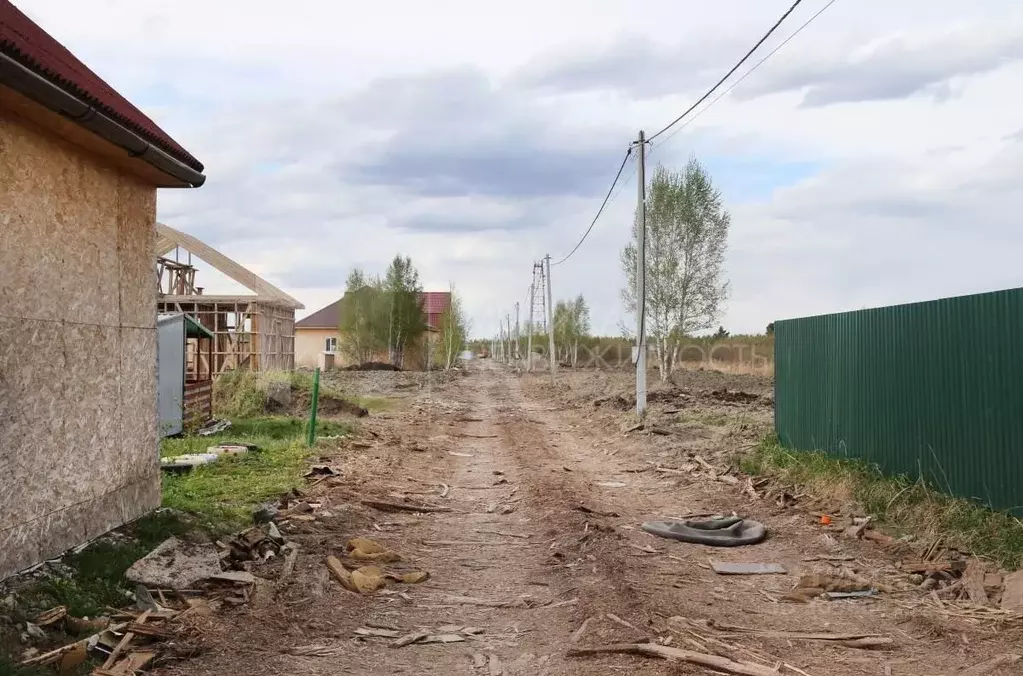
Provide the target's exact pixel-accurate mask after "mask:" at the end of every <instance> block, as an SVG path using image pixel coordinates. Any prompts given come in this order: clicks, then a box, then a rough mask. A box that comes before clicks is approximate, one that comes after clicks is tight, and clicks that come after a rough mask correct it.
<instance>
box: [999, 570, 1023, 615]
mask: <svg viewBox="0 0 1023 676" xmlns="http://www.w3.org/2000/svg"><path fill="white" fill-rule="evenodd" d="M1003 585H1004V587H1003V588H1002V602H1001V604H1000V606H999V607H1000V608H1001V609H1002V610H1007V611H1010V612H1014V613H1020V612H1023V570H1018V571H1016V572H1015V573H1010V574H1008V575H1006V576H1005V578H1004V580H1003Z"/></svg>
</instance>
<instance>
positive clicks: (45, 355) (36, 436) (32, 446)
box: [0, 317, 67, 530]
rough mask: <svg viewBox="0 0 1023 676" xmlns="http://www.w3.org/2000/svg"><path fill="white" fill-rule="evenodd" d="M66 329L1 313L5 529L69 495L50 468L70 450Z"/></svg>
mask: <svg viewBox="0 0 1023 676" xmlns="http://www.w3.org/2000/svg"><path fill="white" fill-rule="evenodd" d="M61 331H62V327H61V326H60V325H59V324H57V323H55V322H47V321H38V320H13V319H6V318H2V317H0V345H3V346H4V348H3V349H2V350H0V401H2V402H3V404H2V405H0V406H2V407H0V412H2V418H0V530H2V529H5V528H9V527H11V526H13V525H14V524H16V523H19V522H21V521H24V520H26V519H29V518H31V517H32V516H33V515H34V514H38V513H39V511H40V510H43V511H46V509H47V505H51V504H56V503H59V502H60V501H61V500H63V499H64V498H65V497H67V495H66V483H65V482H62V483H60V484H59V485H55V484H54V483H53V482H52V481H51V475H50V469H51V467H50V466H51V465H52V464H53V463H54V461H55V460H56V459H57V458H59V457H61V455H62V454H63V451H64V448H65V446H64V443H63V440H64V431H63V428H64V420H65V414H64V410H63V407H64V390H65V385H66V370H65V360H64V342H63V338H62V334H61Z"/></svg>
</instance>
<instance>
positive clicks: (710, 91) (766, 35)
mask: <svg viewBox="0 0 1023 676" xmlns="http://www.w3.org/2000/svg"><path fill="white" fill-rule="evenodd" d="M802 1H803V0H796V1H795V2H793V3H792V6H791V7H789V9H788V11H787V12H785V13H784V14H782V15H781V18H780V19H778V20H777V21H776V22H774V25H773V26H771V28H770V30H768V31H767V32H766V33H764V35H763V37H761V38H760V39H759V40H757V43H756V44H755V45H753V47H752V48H751V49H750V50H749V51H748V52H746V56H744V57H742V58H741V59H739V62H738V63H737V64H735V65H734V66H732V69H731V70H729V71H728V72H727V73H725V76H724V77H723V78H721V79H720V80H718V81H717V84H715V85H714V86H713V87H711V88H710V89H708V90H707V93H706V94H704V95H703V96H701V97H700V98H699V100H697V102H696V103H694V104H693V105H691V106H689V108H688V109H686V112H684V113H682V114H681V115H679V116H678V117H676V118H675V119H674V120H673V121H672V122H671V124H669V125H668V126H666V127H665V128H664V129H661V130H660V131H659V132H657V133H656V134H654V135H653V136H650V137H649V138H648V139H647V141H653V140H654V139H655V138H657V137H658V136H660V135H661V134H663V133H664V132H666V131H668V130H669V129H671V128H672V127H674V126H675V125H676V124H678V123H679V122H680V121H681V120H682V118H684V117H685V116H686V115H688V114H689V113H691V112H693V110H695V109H696V107H697V106H699V105H700V104H701V103H703V102H704V101H706V100H707V98H708V97H709V96H710V95H711V94H713V93H714V91H715V90H716V89H717V88H718V87H720V86H721V85H722V84H724V82H725V80H727V79H728V78H730V77H731V76H732V74H733V73H734V72H735V71H737V70H739V66H741V65H742V64H744V63H746V60H747V59H749V57H751V56H753V52H755V51H757V49H758V48H759V47H760V45H762V44H764V41H765V40H767V38H769V37H771V34H772V33H774V31H775V30H777V28H778V26H780V25H781V24H782V22H783V21H785V19H787V18H788V16H789V14H792V12H793V10H795V9H796V7H798V6H799V3H801V2H802Z"/></svg>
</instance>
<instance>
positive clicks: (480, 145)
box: [22, 0, 1023, 335]
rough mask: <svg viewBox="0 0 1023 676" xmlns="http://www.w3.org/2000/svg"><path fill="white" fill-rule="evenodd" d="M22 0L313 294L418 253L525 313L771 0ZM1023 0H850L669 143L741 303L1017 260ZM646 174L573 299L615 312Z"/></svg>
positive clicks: (797, 298) (193, 208) (563, 284)
mask: <svg viewBox="0 0 1023 676" xmlns="http://www.w3.org/2000/svg"><path fill="white" fill-rule="evenodd" d="M22 4H24V2H22ZM31 4H32V5H33V11H34V12H35V13H36V14H37V15H38V16H37V18H38V19H39V20H40V21H41V22H42V23H43V24H44V25H46V26H47V27H50V26H53V27H54V30H55V31H56V32H57V34H58V37H60V38H61V39H66V40H68V41H69V45H70V46H71V47H72V49H73V50H74V51H75V52H77V53H79V54H81V55H82V56H83V57H84V58H85V60H86V61H87V62H88V63H89V65H90V66H92V67H94V69H96V70H97V71H98V72H100V73H101V74H102V75H103V76H104V77H106V78H107V79H109V80H110V81H111V83H112V84H113V85H114V86H116V87H117V88H118V89H120V90H122V91H123V93H124V94H125V95H127V96H128V97H129V98H130V99H131V100H133V101H134V102H136V103H137V104H139V105H140V106H141V107H142V108H143V109H144V110H146V111H147V112H148V113H151V114H152V115H153V117H154V118H155V119H156V120H157V121H158V122H159V123H160V124H161V125H162V126H164V127H165V128H166V129H167V131H168V132H170V133H172V134H173V135H174V136H175V137H176V138H177V139H178V140H179V141H181V142H182V143H183V144H184V145H185V147H187V148H188V149H189V150H190V151H192V152H193V153H194V154H195V155H196V156H197V157H199V158H200V159H201V160H203V162H204V163H205V164H206V166H207V167H208V176H209V179H208V182H207V184H206V185H205V186H204V187H202V188H201V189H199V190H191V191H162V192H161V194H160V197H159V216H160V218H161V219H162V220H165V221H166V222H168V223H169V224H171V225H174V226H175V227H179V228H182V229H184V230H186V231H188V232H190V233H192V234H195V235H196V236H198V237H200V238H202V239H204V240H206V241H207V242H209V243H210V244H212V245H214V246H216V247H217V248H219V249H221V250H222V251H223V252H224V253H225V254H227V255H229V256H231V257H232V258H234V259H236V260H238V261H239V262H240V263H242V264H243V265H246V266H249V267H251V268H252V269H253V270H254V271H255V272H257V273H258V274H260V275H261V276H264V277H266V278H267V279H268V280H269V281H271V282H273V283H275V284H278V285H279V286H281V287H282V288H284V289H285V290H287V291H288V292H289V293H291V294H292V295H295V296H296V297H297V298H299V299H300V300H302V301H303V302H304V303H305V304H306V305H307V308H308V311H312V310H315V309H317V308H318V307H320V306H322V305H324V304H326V303H328V302H331V301H333V300H335V299H336V298H337V296H338V295H339V294H340V289H341V287H342V286H343V284H344V278H345V276H346V275H347V272H348V270H349V269H350V268H351V267H353V266H356V265H358V266H361V267H364V268H365V269H367V271H369V272H370V273H379V272H383V270H384V268H385V266H386V265H387V263H388V262H389V261H390V259H391V258H392V257H393V256H394V255H395V254H396V253H403V254H408V255H411V256H412V258H413V261H414V262H415V264H416V265H417V267H418V269H419V271H420V274H421V278H422V279H423V282H424V284H425V285H426V286H427V287H428V288H432V289H445V288H447V285H448V282H449V281H453V282H454V283H455V284H456V287H457V288H458V289H459V290H460V291H461V292H462V293H463V294H464V296H465V301H466V307H467V310H468V312H469V314H470V315H471V316H472V318H473V320H474V325H475V330H476V332H478V334H480V335H489V334H491V333H493V332H494V331H495V330H496V327H497V320H498V317H502V318H503V317H504V316H505V315H506V314H507V313H508V312H513V304H514V303H515V302H519V303H520V304H521V307H522V308H523V315H524V314H525V313H524V308H525V304H526V302H527V301H526V298H527V285H528V283H529V280H530V277H529V274H530V270H531V268H532V263H533V261H534V260H535V259H537V258H539V257H542V256H543V255H545V254H547V253H550V254H551V255H552V256H553V257H554V258H555V259H557V258H560V257H561V256H563V255H565V254H566V253H568V252H569V251H570V250H571V249H572V248H573V247H574V246H575V244H576V242H577V241H578V238H579V237H580V236H581V234H582V232H583V231H584V230H585V229H586V227H587V226H588V225H589V223H590V220H591V218H592V217H593V214H594V213H595V211H596V208H597V206H598V205H599V204H600V201H601V199H602V198H603V195H604V191H605V189H606V187H607V185H608V184H609V183H610V181H611V179H612V177H613V176H614V172H615V170H616V169H617V168H618V163H619V162H620V160H621V156H622V153H623V152H624V150H625V147H626V145H627V143H628V142H629V141H630V140H631V139H633V138H635V133H636V130H638V129H640V128H643V129H646V130H647V132H651V131H652V130H654V129H656V128H657V126H656V125H659V124H663V123H665V122H667V121H668V120H670V119H672V118H673V117H674V116H675V115H677V114H678V113H679V112H681V111H682V110H684V109H685V108H686V107H687V106H688V105H689V104H690V103H692V101H693V100H695V96H697V95H699V94H700V93H702V90H703V89H704V88H705V87H706V86H708V85H709V84H710V83H712V82H713V81H714V80H716V79H717V78H718V77H719V76H720V75H721V74H723V73H724V72H725V71H726V70H727V69H728V67H730V66H731V64H732V63H734V61H735V59H736V58H737V57H738V56H739V55H740V54H742V53H743V52H744V51H745V49H746V48H747V47H748V45H750V44H752V42H753V40H755V39H756V37H758V36H759V34H761V33H762V32H763V30H764V28H765V27H766V26H768V25H770V23H771V22H772V21H773V20H774V19H776V18H777V13H778V11H779V8H778V7H776V6H768V4H769V3H764V4H763V5H760V4H756V5H755V6H752V5H750V4H749V3H739V2H738V1H737V0H724V1H723V2H721V3H714V4H709V5H707V6H706V7H703V8H701V10H700V11H699V12H693V11H692V9H691V8H687V7H684V6H683V5H682V4H680V3H678V2H677V0H649V2H647V3H644V11H643V12H636V11H635V9H634V7H633V6H632V5H629V3H625V2H619V1H616V0H565V2H563V3H553V4H552V3H550V2H549V1H543V2H541V1H540V0H522V2H520V3H516V4H515V5H514V6H512V5H509V6H508V7H505V8H496V9H495V8H494V7H491V6H490V5H485V4H480V3H470V2H468V1H467V0H441V3H440V5H438V4H437V3H433V4H430V5H429V6H427V5H424V4H422V3H413V2H411V1H410V0H387V1H386V2H383V3H376V4H372V3H371V4H368V5H367V4H363V5H360V6H358V7H354V6H353V7H345V8H343V9H339V8H338V7H339V6H335V5H334V4H330V3H326V2H321V1H319V0H309V2H305V3H297V4H295V6H294V7H292V6H289V7H287V8H282V7H281V6H279V5H275V4H273V3H270V2H269V1H268V0H252V2H249V3H242V2H241V1H240V0H223V2H218V3H215V6H211V7H212V8H210V7H206V5H207V4H209V3H206V4H203V3H200V2H199V0H181V3H179V4H177V5H175V7H174V9H167V7H166V6H165V5H164V4H160V3H157V2H156V1H155V0H135V2H131V3H129V2H127V0H111V2H110V3H109V4H110V7H108V8H107V9H101V10H97V9H96V8H91V9H90V8H84V9H83V8H81V7H78V6H77V5H68V4H67V3H66V2H64V1H63V0H35V1H34V2H33V3H31ZM804 5H806V3H804ZM104 7H107V5H104ZM812 11H813V8H810V7H803V6H801V8H800V10H799V12H797V14H798V13H800V12H801V14H800V16H796V15H794V16H793V17H792V21H793V23H792V26H795V25H797V22H799V21H801V20H803V19H804V18H805V17H807V16H809V13H810V12H812ZM1020 16H1021V14H1020V11H1019V10H1018V9H1016V4H1015V3H1010V2H1008V1H1007V0H992V2H990V3H983V4H979V3H975V4H974V5H967V4H963V3H961V2H954V1H953V0H933V1H931V2H926V3H925V2H923V0H906V1H905V2H901V3H874V4H872V5H871V9H870V10H869V11H866V10H864V9H863V8H862V6H861V4H859V3H837V4H836V5H835V6H834V8H833V9H830V10H829V11H828V13H827V14H825V15H822V17H821V18H820V19H819V20H818V21H816V22H815V23H814V24H813V25H812V26H811V27H810V28H808V29H807V30H806V31H804V32H803V33H801V34H800V36H799V37H798V38H797V39H796V40H794V41H793V42H792V43H791V44H790V45H788V46H786V48H785V49H784V50H783V51H781V52H779V53H778V54H777V55H776V56H775V57H774V58H772V59H771V60H770V61H769V62H767V63H765V65H764V66H763V67H762V68H760V69H758V70H757V72H756V73H755V74H754V75H753V76H751V77H750V78H748V79H747V80H746V81H744V82H743V83H742V85H741V86H739V87H737V88H736V89H735V91H734V93H733V94H732V95H730V96H729V97H726V98H724V99H722V100H721V102H720V103H718V104H716V105H715V106H714V107H713V108H711V109H710V110H709V111H708V112H707V113H706V114H704V115H702V116H700V117H699V118H697V119H696V120H695V121H694V122H693V124H692V125H691V126H688V127H687V128H686V129H685V130H684V131H683V132H681V133H679V134H678V135H677V136H672V137H671V138H670V140H668V141H667V142H666V143H664V144H663V145H661V144H660V141H664V140H666V138H667V135H666V136H665V137H662V138H661V139H659V140H658V143H657V144H656V148H654V149H653V154H652V155H651V162H652V163H653V164H656V163H657V162H661V161H663V162H665V163H666V164H668V165H669V166H678V165H680V164H681V163H682V162H684V161H685V160H686V159H687V158H688V157H689V155H690V154H695V155H696V156H697V157H698V158H699V159H701V160H702V161H703V162H704V163H705V164H706V165H707V166H708V168H709V169H710V170H711V172H712V176H713V177H714V179H715V181H716V183H717V184H718V185H719V187H721V189H722V192H723V194H724V196H725V200H726V203H727V205H728V207H729V209H730V210H731V211H732V213H733V231H732V235H731V238H730V250H729V253H728V257H727V269H728V273H729V276H730V278H731V280H732V287H733V291H732V298H731V300H730V302H729V305H728V309H727V312H726V313H725V315H724V316H723V317H722V318H721V320H720V322H721V323H722V324H724V325H725V327H726V328H727V329H729V330H731V331H733V332H741V331H753V330H762V328H763V326H764V325H765V324H766V323H767V322H769V321H771V320H773V319H777V318H779V317H786V316H798V315H801V314H809V313H817V312H829V311H835V310H841V309H851V308H856V307H862V306H864V305H873V304H884V303H890V302H903V301H910V300H920V299H923V298H931V297H934V296H936V295H946V294H955V293H963V292H969V291H979V290H984V289H990V288H998V287H999V286H1010V285H1016V284H1017V283H1018V281H1016V280H1014V279H1013V276H1014V274H1015V273H1014V271H1015V270H1016V268H1017V266H1016V265H1015V261H1013V260H1012V251H1014V250H1018V248H1019V246H1020V245H1023V242H1021V241H1020V236H1019V235H1017V234H1016V232H1017V231H1018V226H1017V224H1016V223H1015V222H1014V220H1015V215H1016V214H1018V213H1019V212H1020V209H1021V208H1023V204H1021V203H1020V198H1019V197H1018V195H1017V193H1018V189H1017V188H1016V183H1017V177H1018V176H1019V174H1020V171H1021V170H1023V158H1021V157H1020V155H1019V153H1018V151H1017V150H1014V148H1015V149H1018V148H1020V147H1023V144H1020V143H1019V139H1018V136H1014V135H1018V134H1019V133H1020V132H1019V129H1020V123H1019V119H1020V113H1021V111H1023V94H1020V93H1019V88H1018V87H1016V86H1015V83H1016V82H1017V81H1018V80H1019V78H1021V77H1023V61H1021V60H1020V54H1019V42H1018V36H1019V35H1020V34H1021V32H1020V31H1018V30H1016V28H1015V26H1018V25H1019V23H1018V20H1019V19H1020ZM792 26H786V28H789V29H791V27H792ZM878 26H884V27H885V30H886V31H890V36H889V37H884V38H882V39H878ZM950 26H958V27H957V28H954V29H950V28H949V27H950ZM153 27H159V28H160V30H158V31H156V32H153V31H151V30H148V29H150V28H153ZM781 33H785V31H781ZM891 36H894V37H891ZM780 39H782V36H781V35H779V36H776V38H772V41H770V42H769V43H768V44H767V45H765V49H770V48H772V47H773V46H774V45H775V44H777V42H778V41H779V40H780ZM110 45H116V47H111V46H110ZM635 200H636V185H635V178H634V173H633V167H632V166H631V164H630V166H629V167H627V169H626V172H625V173H624V175H623V183H622V185H621V187H620V189H619V191H617V192H616V198H615V199H614V200H613V201H612V203H611V204H610V205H609V207H608V209H607V210H606V212H605V215H604V216H603V217H602V218H601V219H600V221H598V223H597V224H596V226H595V227H594V229H593V231H592V233H591V234H590V235H589V237H588V238H587V240H586V242H585V243H584V245H583V246H582V247H580V248H579V250H578V252H577V253H576V254H575V255H573V256H572V258H571V259H569V260H568V261H567V262H566V263H564V264H563V265H559V266H557V267H555V268H554V270H553V271H552V272H553V280H552V282H553V288H554V297H555V299H559V298H568V297H571V296H574V295H576V294H579V293H583V294H585V296H586V298H587V299H588V301H589V303H590V306H591V308H592V312H593V326H594V330H595V331H598V332H602V333H617V324H618V321H619V320H620V319H622V318H623V317H625V313H624V311H623V308H622V305H621V303H620V301H619V290H620V287H621V285H622V283H623V279H624V277H623V275H622V272H621V269H620V264H619V260H618V252H619V251H620V249H621V247H622V246H623V245H624V244H625V241H626V239H627V238H628V234H629V229H630V224H631V221H632V213H633V209H634V206H635ZM200 274H202V272H200ZM210 292H213V289H210ZM628 319H629V321H630V323H631V317H630V318H628Z"/></svg>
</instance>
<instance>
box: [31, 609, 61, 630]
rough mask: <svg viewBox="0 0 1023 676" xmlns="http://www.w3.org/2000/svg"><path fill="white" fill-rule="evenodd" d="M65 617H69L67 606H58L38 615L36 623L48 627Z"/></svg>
mask: <svg viewBox="0 0 1023 676" xmlns="http://www.w3.org/2000/svg"><path fill="white" fill-rule="evenodd" d="M65 617H67V606H57V607H56V608H50V609H49V610H47V611H46V612H43V613H40V614H39V615H37V616H36V618H35V624H36V625H37V626H40V627H48V626H50V625H51V624H56V623H58V622H60V621H61V620H63V619H64V618H65Z"/></svg>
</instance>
